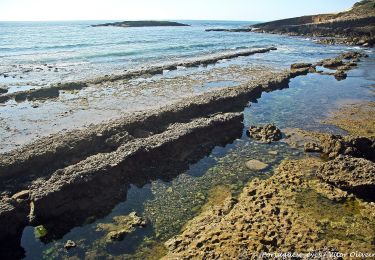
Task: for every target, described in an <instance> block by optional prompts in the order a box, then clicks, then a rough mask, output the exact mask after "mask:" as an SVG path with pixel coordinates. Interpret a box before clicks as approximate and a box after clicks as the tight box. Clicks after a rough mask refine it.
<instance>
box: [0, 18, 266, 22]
mask: <svg viewBox="0 0 375 260" xmlns="http://www.w3.org/2000/svg"><path fill="white" fill-rule="evenodd" d="M83 21H86V22H90V21H217V22H264V21H255V20H231V19H214V20H212V19H210V20H205V19H128V20H125V19H67V20H0V22H83Z"/></svg>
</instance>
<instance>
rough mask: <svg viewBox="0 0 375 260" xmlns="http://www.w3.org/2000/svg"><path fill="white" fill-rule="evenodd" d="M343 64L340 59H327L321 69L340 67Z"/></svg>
mask: <svg viewBox="0 0 375 260" xmlns="http://www.w3.org/2000/svg"><path fill="white" fill-rule="evenodd" d="M343 64H344V63H343V61H342V60H341V59H340V58H334V59H327V60H324V61H323V67H325V68H329V69H333V68H337V67H339V66H342V65H343Z"/></svg>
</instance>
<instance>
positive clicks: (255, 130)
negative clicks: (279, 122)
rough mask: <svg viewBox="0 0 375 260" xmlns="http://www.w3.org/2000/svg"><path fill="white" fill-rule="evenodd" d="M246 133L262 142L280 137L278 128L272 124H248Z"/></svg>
mask: <svg viewBox="0 0 375 260" xmlns="http://www.w3.org/2000/svg"><path fill="white" fill-rule="evenodd" d="M247 134H248V135H249V137H250V138H253V139H255V140H258V141H261V142H264V143H271V142H274V141H279V140H280V139H281V138H282V134H281V131H280V129H278V128H277V127H276V126H275V125H273V124H267V125H264V126H250V128H249V130H248V131H247Z"/></svg>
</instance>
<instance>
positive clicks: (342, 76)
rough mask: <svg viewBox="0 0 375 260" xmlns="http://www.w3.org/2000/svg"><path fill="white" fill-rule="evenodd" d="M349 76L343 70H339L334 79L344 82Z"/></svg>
mask: <svg viewBox="0 0 375 260" xmlns="http://www.w3.org/2000/svg"><path fill="white" fill-rule="evenodd" d="M347 76H348V75H347V74H346V73H345V72H344V71H342V70H337V71H336V72H335V74H334V77H335V79H337V80H344V79H346V77H347Z"/></svg>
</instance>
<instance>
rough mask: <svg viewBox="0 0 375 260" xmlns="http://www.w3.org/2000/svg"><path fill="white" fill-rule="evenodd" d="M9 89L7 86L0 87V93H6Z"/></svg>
mask: <svg viewBox="0 0 375 260" xmlns="http://www.w3.org/2000/svg"><path fill="white" fill-rule="evenodd" d="M7 92H8V90H7V89H6V88H1V87H0V94H4V93H7Z"/></svg>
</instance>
